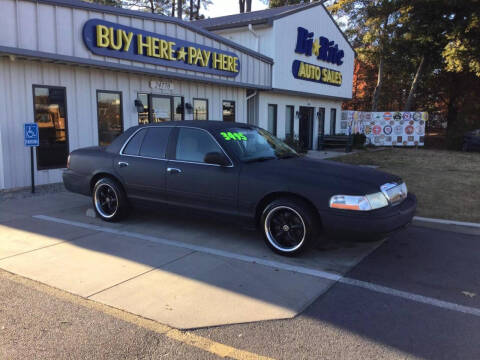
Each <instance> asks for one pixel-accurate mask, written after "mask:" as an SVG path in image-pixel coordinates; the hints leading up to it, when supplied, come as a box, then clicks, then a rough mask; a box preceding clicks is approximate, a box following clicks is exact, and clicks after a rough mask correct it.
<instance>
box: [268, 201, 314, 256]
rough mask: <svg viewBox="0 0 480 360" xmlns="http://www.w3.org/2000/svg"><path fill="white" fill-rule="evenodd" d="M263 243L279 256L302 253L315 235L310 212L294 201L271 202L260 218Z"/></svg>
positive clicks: (300, 203) (306, 207)
mask: <svg viewBox="0 0 480 360" xmlns="http://www.w3.org/2000/svg"><path fill="white" fill-rule="evenodd" d="M261 225H262V230H263V232H264V236H265V243H266V244H267V245H268V246H269V247H270V248H271V249H272V250H273V251H275V252H276V253H278V254H280V255H286V256H293V255H297V254H299V253H300V252H302V251H304V250H305V249H306V248H307V247H308V245H309V244H310V243H311V241H312V238H313V237H314V235H315V234H316V224H315V220H314V216H313V214H312V210H311V209H310V208H309V207H308V205H307V204H304V203H303V202H302V201H299V200H298V201H297V200H294V199H278V200H275V201H273V202H271V203H270V204H269V205H268V206H267V207H266V208H265V210H264V211H263V214H262V218H261Z"/></svg>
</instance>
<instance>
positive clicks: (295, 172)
mask: <svg viewBox="0 0 480 360" xmlns="http://www.w3.org/2000/svg"><path fill="white" fill-rule="evenodd" d="M254 164H255V167H256V168H257V169H258V170H260V168H262V170H263V171H265V172H268V173H269V174H271V175H275V176H282V177H283V178H284V179H290V182H291V183H293V184H296V183H303V184H305V185H307V184H309V185H317V186H325V187H328V189H330V190H335V191H344V192H347V193H352V191H353V192H355V193H358V194H366V193H373V192H377V191H379V190H380V186H381V185H383V184H385V183H393V182H395V183H399V182H401V179H400V178H399V177H398V176H396V175H392V174H388V173H385V172H383V171H379V170H375V169H372V168H370V167H366V166H357V165H349V164H343V163H339V162H336V161H330V160H318V159H312V158H309V157H305V156H302V157H298V158H290V159H279V160H270V161H265V162H260V163H254Z"/></svg>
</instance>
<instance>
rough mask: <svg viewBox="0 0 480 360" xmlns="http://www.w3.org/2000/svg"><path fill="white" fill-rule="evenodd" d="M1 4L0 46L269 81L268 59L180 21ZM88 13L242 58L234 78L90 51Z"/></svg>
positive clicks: (12, 1)
mask: <svg viewBox="0 0 480 360" xmlns="http://www.w3.org/2000/svg"><path fill="white" fill-rule="evenodd" d="M0 9H2V16H1V17H2V31H0V46H9V47H15V48H20V49H26V50H32V51H40V52H46V53H52V54H60V55H66V56H73V57H78V58H81V59H91V60H97V61H102V62H105V63H107V64H108V63H117V64H118V63H120V64H123V65H130V66H133V67H135V68H140V69H142V68H149V69H156V70H161V71H169V72H171V73H173V74H175V73H177V74H178V73H181V74H189V75H195V76H196V77H197V78H199V79H217V80H226V81H228V82H231V83H232V84H235V83H247V82H249V83H251V84H252V85H256V86H267V87H270V86H271V76H272V74H271V68H272V67H271V64H268V63H266V62H264V61H262V60H260V59H258V58H256V57H254V56H252V55H250V54H247V53H244V52H242V51H240V50H237V49H234V48H232V47H230V46H227V45H225V44H223V43H221V42H219V41H217V40H215V39H212V38H209V37H207V36H204V35H201V34H199V33H196V32H194V31H192V30H190V29H188V28H185V27H183V26H181V25H179V24H174V23H166V22H162V21H153V20H148V19H141V18H136V17H129V16H124V15H113V14H109V13H106V12H102V11H87V10H86V9H75V8H70V7H64V6H56V5H50V4H43V3H36V2H31V1H22V0H0ZM88 19H104V20H106V21H111V22H114V23H119V24H124V25H127V26H131V27H134V28H138V29H142V30H146V31H152V32H156V33H158V34H166V35H170V36H173V37H177V38H180V39H185V40H188V41H192V42H195V43H198V44H203V45H208V46H212V47H214V48H218V49H223V50H226V51H231V52H234V53H236V54H237V55H238V56H239V58H240V74H239V75H238V76H237V77H235V78H234V77H227V76H218V75H211V74H204V73H199V72H194V71H187V70H181V69H174V68H167V67H165V66H157V65H150V64H144V63H140V62H135V61H127V60H120V59H115V58H109V57H103V56H97V55H93V54H92V53H90V52H89V51H88V49H87V48H86V46H85V45H84V43H83V38H82V30H83V25H84V24H85V22H86V21H87V20H88Z"/></svg>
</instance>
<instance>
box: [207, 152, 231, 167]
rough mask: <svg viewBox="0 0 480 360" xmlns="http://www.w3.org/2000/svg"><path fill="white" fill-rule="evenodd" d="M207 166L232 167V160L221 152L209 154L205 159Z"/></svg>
mask: <svg viewBox="0 0 480 360" xmlns="http://www.w3.org/2000/svg"><path fill="white" fill-rule="evenodd" d="M203 161H205V162H206V163H207V164H215V165H220V166H228V165H230V160H228V158H227V157H226V156H225V155H224V154H222V153H221V152H209V153H208V154H207V155H205V159H204V160H203Z"/></svg>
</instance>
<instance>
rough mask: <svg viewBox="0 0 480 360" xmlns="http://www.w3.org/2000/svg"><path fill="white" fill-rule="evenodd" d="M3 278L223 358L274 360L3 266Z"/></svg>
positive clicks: (0, 271) (0, 276)
mask: <svg viewBox="0 0 480 360" xmlns="http://www.w3.org/2000/svg"><path fill="white" fill-rule="evenodd" d="M0 278H4V279H7V280H11V281H14V282H16V283H18V284H21V285H24V286H26V287H29V288H31V289H34V290H37V291H40V292H42V293H44V294H47V295H51V296H54V297H55V298H57V299H59V300H63V301H67V302H69V303H72V304H75V305H80V306H83V307H85V308H88V309H92V310H96V311H100V312H102V313H104V314H107V315H110V316H113V317H115V318H117V319H120V320H123V321H126V322H129V323H131V324H134V325H137V326H139V327H142V328H144V329H147V330H151V331H154V332H156V333H158V334H162V335H164V336H167V337H168V338H170V339H172V340H175V341H178V342H181V343H183V344H187V345H190V346H193V347H195V348H198V349H201V350H204V351H207V352H209V353H211V354H214V355H217V356H220V357H224V358H226V357H228V358H230V359H238V360H250V359H261V360H271V358H269V357H266V356H261V355H258V354H254V353H251V352H249V351H245V350H240V349H236V348H234V347H231V346H228V345H225V344H222V343H218V342H215V341H212V340H210V339H208V338H205V337H202V336H198V335H195V334H193V333H190V332H188V331H180V330H177V329H174V328H171V327H170V326H167V325H164V324H160V323H158V322H156V321H153V320H149V319H145V318H142V317H141V316H138V315H134V314H131V313H129V312H126V311H123V310H119V309H116V308H114V307H111V306H108V305H104V304H101V303H98V302H95V301H93V300H89V299H85V298H83V297H81V296H77V295H74V294H71V293H69V292H66V291H64V290H60V289H57V288H54V287H51V286H48V285H45V284H42V283H39V282H37V281H34V280H30V279H27V278H24V277H22V276H19V275H16V274H12V273H9V272H7V271H4V270H0Z"/></svg>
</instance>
